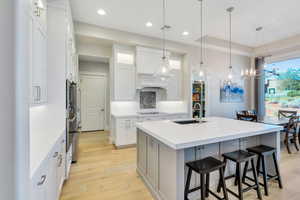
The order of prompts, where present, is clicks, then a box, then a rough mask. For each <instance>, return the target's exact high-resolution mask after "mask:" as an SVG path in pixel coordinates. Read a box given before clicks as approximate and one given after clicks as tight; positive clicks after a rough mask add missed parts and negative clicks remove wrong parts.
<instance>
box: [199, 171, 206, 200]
mask: <svg viewBox="0 0 300 200" xmlns="http://www.w3.org/2000/svg"><path fill="white" fill-rule="evenodd" d="M200 180H201V181H200V182H201V183H200V184H201V186H200V187H201V200H205V177H204V174H200Z"/></svg>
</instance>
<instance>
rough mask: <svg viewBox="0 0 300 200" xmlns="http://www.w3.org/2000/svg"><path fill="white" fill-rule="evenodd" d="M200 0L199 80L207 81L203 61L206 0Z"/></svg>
mask: <svg viewBox="0 0 300 200" xmlns="http://www.w3.org/2000/svg"><path fill="white" fill-rule="evenodd" d="M198 1H200V66H199V72H198V77H199V81H205V75H206V74H205V66H204V62H203V44H204V39H203V1H204V0H198Z"/></svg>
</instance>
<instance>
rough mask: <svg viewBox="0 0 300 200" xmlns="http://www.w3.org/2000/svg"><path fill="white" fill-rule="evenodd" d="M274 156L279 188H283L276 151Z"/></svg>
mask: <svg viewBox="0 0 300 200" xmlns="http://www.w3.org/2000/svg"><path fill="white" fill-rule="evenodd" d="M272 156H273V161H274V166H275V171H276V175H277V176H278V178H277V180H278V184H279V188H281V189H282V181H281V175H280V171H279V166H278V162H277V158H276V153H275V152H274V153H273V154H272Z"/></svg>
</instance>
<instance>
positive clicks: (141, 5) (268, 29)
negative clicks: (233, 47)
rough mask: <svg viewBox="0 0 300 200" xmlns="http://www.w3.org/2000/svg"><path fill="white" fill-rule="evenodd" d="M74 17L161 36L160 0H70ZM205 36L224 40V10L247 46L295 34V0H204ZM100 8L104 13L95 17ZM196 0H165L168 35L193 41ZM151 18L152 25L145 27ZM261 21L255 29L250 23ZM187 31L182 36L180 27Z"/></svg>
mask: <svg viewBox="0 0 300 200" xmlns="http://www.w3.org/2000/svg"><path fill="white" fill-rule="evenodd" d="M71 4H72V9H73V16H74V18H75V20H77V21H81V22H86V23H89V24H94V25H99V26H103V27H109V28H114V29H119V30H123V31H128V32H133V33H139V34H143V35H147V36H153V37H161V32H160V27H161V26H162V8H161V7H162V0H71ZM204 4H205V19H206V21H205V26H204V32H205V35H208V36H211V37H216V38H219V39H225V40H226V39H228V37H229V30H228V29H229V28H228V14H227V13H226V11H225V10H226V8H228V7H230V6H234V7H235V11H234V12H233V14H232V16H233V22H232V25H233V41H234V42H236V43H240V44H243V45H246V46H250V47H256V46H260V45H262V44H266V43H269V42H273V41H276V40H280V39H284V38H288V37H291V36H294V35H297V34H300V25H299V22H300V12H299V8H300V1H299V0H204ZM99 8H103V9H104V10H105V11H106V12H107V15H106V16H99V15H98V14H97V10H98V9H99ZM199 8H200V4H199V2H198V0H167V24H168V25H170V26H172V29H171V30H170V31H169V32H168V33H167V37H168V39H169V40H174V41H179V42H185V43H194V42H195V40H197V39H199V37H200V34H199V33H200V24H199V21H200V14H199ZM147 21H151V22H152V23H153V27H151V28H147V27H145V23H146V22H147ZM258 26H263V27H264V29H263V31H262V32H260V33H259V34H257V33H256V32H255V28H256V27H258ZM185 30H186V31H189V32H190V35H189V36H182V34H181V33H182V32H183V31H185Z"/></svg>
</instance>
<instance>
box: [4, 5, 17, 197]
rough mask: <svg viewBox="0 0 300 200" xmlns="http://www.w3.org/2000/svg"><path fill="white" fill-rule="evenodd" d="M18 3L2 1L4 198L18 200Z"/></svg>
mask: <svg viewBox="0 0 300 200" xmlns="http://www.w3.org/2000/svg"><path fill="white" fill-rule="evenodd" d="M14 25H15V23H14V1H12V0H1V1H0V26H1V27H5V28H1V31H0V44H1V46H0V60H1V64H0V65H1V67H0V91H1V93H0V102H1V103H0V111H1V112H0V125H1V134H0V135H1V139H0V160H1V164H0V199H7V200H13V199H14V189H15V188H14V159H15V155H14V153H15V152H14V148H15V143H14V139H15V138H14V131H15V129H14V127H15V118H14V113H15V101H14V98H15V96H14V95H15V94H14V93H15V83H14V80H15V78H14V73H15V71H14V69H15V68H14V64H15V63H14Z"/></svg>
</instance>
